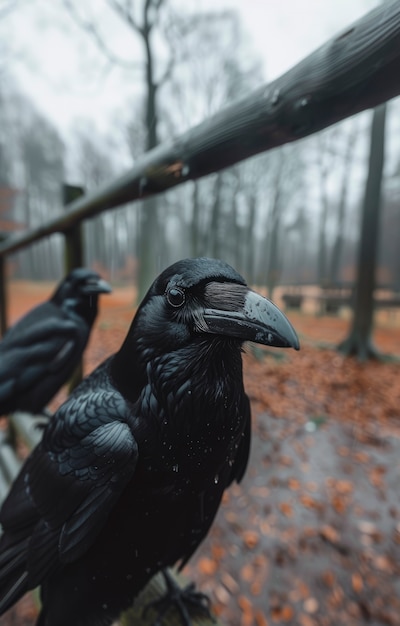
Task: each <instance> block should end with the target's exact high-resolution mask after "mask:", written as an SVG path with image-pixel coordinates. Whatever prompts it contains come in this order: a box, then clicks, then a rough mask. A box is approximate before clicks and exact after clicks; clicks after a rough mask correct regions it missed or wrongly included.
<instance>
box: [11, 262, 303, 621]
mask: <svg viewBox="0 0 400 626" xmlns="http://www.w3.org/2000/svg"><path fill="white" fill-rule="evenodd" d="M246 340H250V341H256V342H258V343H261V344H266V345H268V346H277V347H290V346H291V347H294V348H296V349H298V347H299V344H298V339H297V336H296V333H295V331H294V330H293V328H292V326H291V324H290V323H289V322H288V320H287V319H286V317H285V316H284V315H283V313H281V312H280V310H279V309H278V308H277V307H276V306H275V305H274V304H272V303H271V302H270V301H269V300H267V299H266V298H263V297H262V296H260V295H258V294H257V293H255V292H254V291H252V290H250V289H249V288H248V287H247V286H246V284H245V281H244V280H243V278H242V277H241V276H240V275H239V274H238V273H237V272H236V271H235V270H233V269H232V268H231V267H230V266H229V265H227V264H226V263H224V262H222V261H218V260H212V259H206V258H200V259H186V260H183V261H179V262H177V263H175V264H174V265H172V266H171V267H169V268H168V269H166V270H165V271H164V272H163V273H162V274H161V275H160V276H159V277H158V278H157V279H156V280H155V282H154V283H153V285H152V286H151V288H150V290H149V291H148V293H147V295H146V297H145V298H144V300H143V302H142V304H141V305H140V307H139V309H138V311H137V314H136V316H135V318H134V320H133V322H132V325H131V327H130V329H129V332H128V334H127V337H126V339H125V341H124V343H123V345H122V347H121V348H120V350H119V351H118V352H117V353H116V354H115V355H113V356H111V357H109V358H108V359H107V360H106V361H105V362H104V363H103V364H102V365H100V366H99V367H98V368H97V370H95V371H94V372H93V373H92V374H91V375H90V376H88V377H87V378H86V379H84V380H83V381H82V383H81V384H80V386H78V387H77V388H76V389H75V390H74V392H73V393H72V394H71V395H70V397H69V398H68V399H67V400H66V402H65V403H64V404H63V405H62V406H61V407H60V408H59V409H58V411H57V412H56V413H55V415H54V416H53V418H52V420H50V422H49V424H48V425H47V426H46V428H45V430H44V436H43V440H42V441H41V443H40V444H39V445H38V446H37V448H36V449H35V450H33V452H32V453H31V455H30V457H29V458H28V459H27V461H26V463H25V465H24V466H23V468H22V470H21V473H20V474H19V476H18V477H17V479H16V481H15V483H14V485H13V487H12V489H11V492H10V494H9V495H8V497H7V499H6V501H5V503H4V505H3V508H2V510H1V514H0V521H1V524H2V526H3V532H4V534H3V536H2V538H1V541H0V613H2V612H4V611H5V610H6V609H7V608H9V607H10V606H11V605H12V604H13V603H14V602H16V600H18V598H20V597H21V596H22V595H23V594H24V593H25V592H26V591H27V590H28V589H32V588H34V587H36V586H37V585H41V598H42V610H41V613H40V617H39V620H38V625H40V626H71V625H72V624H73V625H74V626H83V625H91V626H100V625H101V626H107V625H109V624H111V623H112V621H113V619H115V618H116V617H118V615H119V614H120V612H121V611H122V610H123V609H125V608H127V607H128V606H129V605H130V604H131V603H132V601H133V599H134V597H135V596H136V595H137V593H138V592H139V591H140V590H141V589H142V588H143V587H144V586H145V585H146V583H147V582H148V581H149V580H150V578H151V577H152V576H153V575H154V574H155V573H156V572H158V571H160V570H161V571H163V570H164V568H167V566H172V565H174V564H177V563H179V564H180V566H183V564H184V563H185V562H186V561H187V560H188V559H189V558H190V556H191V555H192V554H193V552H194V551H195V550H196V548H197V547H198V545H199V544H200V543H201V541H202V540H203V539H204V537H205V536H206V534H207V532H208V530H209V528H210V526H211V523H212V521H213V519H214V517H215V514H216V512H217V510H218V507H219V505H220V502H221V498H222V495H223V492H224V490H225V489H226V488H227V487H228V486H229V485H230V484H231V483H232V481H233V480H236V481H240V479H241V478H242V476H243V474H244V471H245V469H246V464H247V459H248V455H249V447H250V407H249V400H248V397H247V396H246V394H245V391H244V388H243V379H242V358H241V350H242V344H243V342H244V341H246Z"/></svg>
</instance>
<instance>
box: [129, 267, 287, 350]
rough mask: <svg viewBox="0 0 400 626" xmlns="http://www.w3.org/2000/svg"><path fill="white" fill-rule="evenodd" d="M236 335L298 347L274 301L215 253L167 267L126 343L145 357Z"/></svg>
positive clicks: (238, 341) (241, 338)
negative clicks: (255, 288) (257, 290)
mask: <svg viewBox="0 0 400 626" xmlns="http://www.w3.org/2000/svg"><path fill="white" fill-rule="evenodd" d="M217 337H219V338H220V339H230V340H233V341H234V343H235V344H237V345H239V346H240V345H241V344H242V343H243V342H244V341H254V342H256V343H260V344H265V345H268V346H276V347H281V348H286V347H292V348H295V349H296V350H298V349H299V342H298V338H297V335H296V332H295V331H294V329H293V327H292V325H291V324H290V322H289V321H288V320H287V318H286V317H285V315H284V314H283V313H282V312H281V311H280V310H279V309H278V307H277V306H275V304H273V303H272V302H271V301H270V300H267V299H266V298H264V297H263V296H261V295H259V294H258V293H256V292H255V291H253V290H251V289H249V288H248V287H247V285H246V283H245V281H244V279H243V278H242V276H240V274H238V273H237V272H236V271H235V270H234V269H233V268H232V267H230V265H228V264H227V263H224V262H223V261H219V260H216V259H208V258H197V259H185V260H182V261H178V262H177V263H174V264H173V265H171V266H170V267H169V268H167V269H166V270H164V272H162V274H160V276H159V277H158V278H157V279H156V280H155V281H154V283H153V285H152V286H151V287H150V289H149V291H148V293H147V295H146V297H145V298H144V300H143V302H142V304H141V305H140V307H139V309H138V312H137V314H136V317H135V319H134V321H133V323H132V326H131V329H130V331H129V333H128V337H127V339H126V342H125V344H124V346H123V347H122V348H121V350H123V351H124V352H125V355H126V356H127V350H129V351H130V352H131V350H132V349H133V350H134V351H135V352H136V354H137V353H138V352H139V353H140V356H141V357H142V359H143V360H145V361H146V360H148V359H151V358H152V357H153V356H157V355H159V354H162V353H166V352H173V351H176V350H178V349H180V348H183V347H185V346H186V345H189V344H193V343H196V342H197V343H199V341H204V340H207V341H213V340H215V339H216V338H217Z"/></svg>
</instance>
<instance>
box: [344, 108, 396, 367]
mask: <svg viewBox="0 0 400 626" xmlns="http://www.w3.org/2000/svg"><path fill="white" fill-rule="evenodd" d="M385 121H386V104H383V105H381V106H379V107H377V108H376V109H375V110H374V113H373V117H372V124H371V141H370V154H369V167H368V176H367V182H366V187H365V196H364V203H363V212H362V225H361V238H360V245H359V252H358V267H357V282H356V288H355V293H354V311H353V321H352V327H351V330H350V334H349V336H348V337H347V339H345V340H344V341H343V342H342V343H341V344H340V345H339V346H338V349H339V350H340V352H343V353H344V354H345V355H356V356H357V357H358V358H359V359H360V360H361V361H365V360H367V359H368V358H371V357H377V356H378V352H377V350H376V348H375V347H374V345H373V342H372V330H373V313H374V287H375V269H376V260H377V252H378V241H379V217H380V206H381V187H382V177H383V166H384V148H385Z"/></svg>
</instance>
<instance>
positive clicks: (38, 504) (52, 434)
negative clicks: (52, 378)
mask: <svg viewBox="0 0 400 626" xmlns="http://www.w3.org/2000/svg"><path fill="white" fill-rule="evenodd" d="M94 380H95V379H94ZM86 391H89V392H86V393H84V394H82V395H79V394H74V395H73V396H72V397H71V398H70V399H69V400H67V401H66V402H65V403H64V404H63V405H62V406H61V407H60V409H59V410H58V411H57V413H56V414H55V415H54V416H53V418H52V420H51V421H50V423H49V425H48V426H47V428H46V431H45V434H44V438H43V440H42V442H41V443H40V444H39V446H38V447H37V448H36V449H35V450H34V451H33V453H32V454H31V456H30V457H29V458H28V460H27V462H26V464H25V465H24V467H23V469H22V470H21V474H20V476H19V477H18V478H17V480H16V482H15V485H14V487H13V488H12V489H11V492H10V494H9V495H8V497H7V499H6V501H5V503H4V505H3V508H2V511H1V514H0V522H1V523H2V525H3V529H4V531H5V534H4V545H5V546H6V548H8V551H9V552H10V550H12V549H14V551H15V552H16V553H18V552H21V551H22V552H23V553H24V556H25V559H26V563H27V566H26V569H27V575H28V577H29V584H30V586H32V585H34V584H38V583H39V582H40V580H41V579H42V577H43V576H44V575H46V574H48V572H49V571H51V570H52V569H53V567H54V566H55V565H56V564H57V563H59V562H61V563H68V562H71V561H74V560H75V559H77V558H78V557H79V556H80V555H82V554H83V553H84V552H86V550H87V549H88V548H89V547H90V546H91V544H92V543H93V542H94V540H95V539H96V537H97V535H98V534H99V532H100V531H101V529H102V527H103V526H104V524H105V523H106V521H107V518H108V515H109V513H110V511H111V510H112V508H113V505H114V504H115V502H116V501H117V500H118V498H119V497H120V495H121V493H122V491H123V490H124V488H125V487H126V485H127V483H128V481H129V480H130V479H131V478H132V476H133V474H134V470H135V466H136V462H137V456H138V449H137V444H136V441H135V438H134V436H133V434H132V431H131V428H130V427H129V425H128V423H127V417H128V408H127V406H126V403H125V401H124V400H123V398H122V396H120V395H119V394H118V393H117V392H115V391H112V390H111V388H110V387H109V388H108V389H107V388H106V389H98V388H97V389H93V390H92V391H91V392H90V386H89V385H87V384H86ZM13 538H14V539H13ZM2 541H3V540H2ZM0 548H3V544H0ZM6 552H7V550H6ZM12 556H13V557H14V560H15V559H16V556H17V554H15V555H12ZM19 556H20V555H19ZM1 570H2V555H1V554H0V580H1V574H2V571H1Z"/></svg>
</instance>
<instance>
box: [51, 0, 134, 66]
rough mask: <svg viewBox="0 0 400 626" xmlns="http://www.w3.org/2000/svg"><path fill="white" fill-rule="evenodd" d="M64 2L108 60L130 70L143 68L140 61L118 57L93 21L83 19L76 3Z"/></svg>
mask: <svg viewBox="0 0 400 626" xmlns="http://www.w3.org/2000/svg"><path fill="white" fill-rule="evenodd" d="M111 2H113V0H110V3H111ZM63 3H64V6H65V8H66V9H67V11H68V13H69V14H70V15H71V17H72V19H73V20H74V22H75V23H76V24H78V26H79V27H80V28H82V30H84V31H86V32H87V33H88V34H89V35H90V36H91V37H92V38H93V39H94V41H95V42H96V44H97V46H98V48H99V50H100V51H101V52H102V53H103V54H104V56H105V57H106V58H107V59H108V61H110V63H112V64H114V65H119V66H121V67H125V68H127V69H130V70H132V69H135V70H137V69H141V65H140V64H139V63H134V62H133V61H127V60H126V59H121V57H118V56H117V55H116V54H114V52H113V51H112V50H110V48H109V47H108V45H107V44H106V42H105V40H104V39H103V38H102V37H101V35H100V33H99V31H98V30H97V28H96V27H95V25H94V24H93V22H91V21H89V20H85V19H83V18H82V17H81V16H80V15H79V14H78V12H77V11H76V9H75V5H74V4H73V2H72V1H71V0H63Z"/></svg>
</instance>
